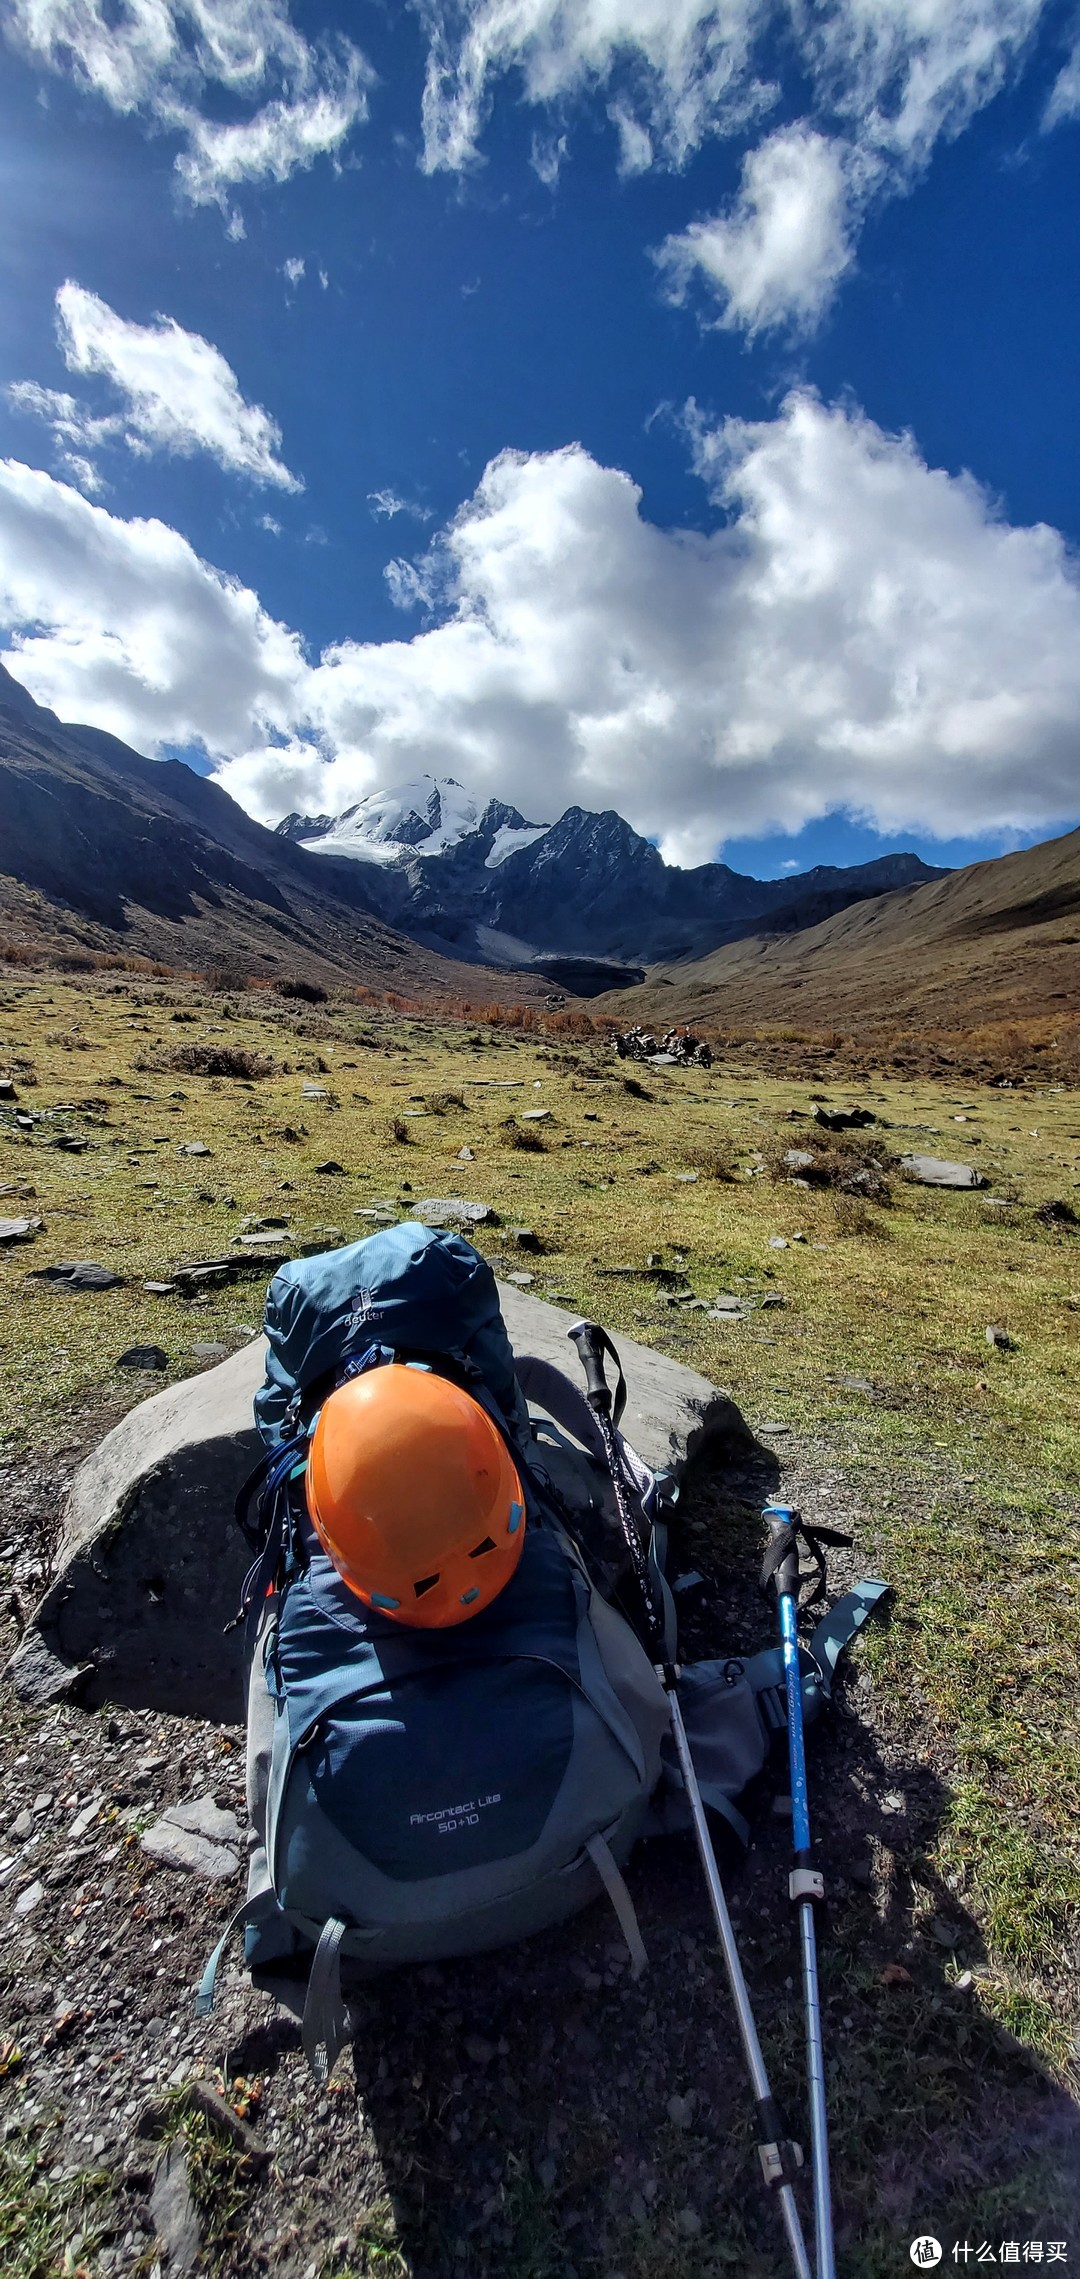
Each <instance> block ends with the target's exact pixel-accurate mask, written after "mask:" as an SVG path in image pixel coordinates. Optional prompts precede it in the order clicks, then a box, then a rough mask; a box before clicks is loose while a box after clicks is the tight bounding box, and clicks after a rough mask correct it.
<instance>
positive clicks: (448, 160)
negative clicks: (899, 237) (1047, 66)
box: [423, 0, 1080, 333]
mask: <svg viewBox="0 0 1080 2279" xmlns="http://www.w3.org/2000/svg"><path fill="white" fill-rule="evenodd" d="M1047 6H1048V0H823V4H822V5H820V6H819V5H810V0H724V4H723V5H719V4H718V0H425V6H424V11H423V12H424V14H425V18H426V20H427V21H428V23H429V25H430V46H429V56H428V69H427V81H426V87H425V93H424V103H423V124H424V164H425V166H426V167H427V168H428V170H429V171H430V172H435V171H437V170H440V169H444V170H449V171H461V170H462V169H464V168H466V167H469V166H474V165H476V164H477V163H478V161H479V158H480V154H481V141H482V136H483V130H484V126H485V123H486V120H487V117H488V115H489V112H490V110H491V107H492V104H493V102H494V101H495V99H496V95H497V93H498V91H499V88H500V86H501V85H503V84H505V83H508V82H509V83H511V84H512V85H513V86H514V88H515V90H519V91H520V93H521V95H522V96H523V98H524V101H525V102H526V103H527V104H528V105H530V106H531V107H533V108H534V109H543V110H547V111H549V112H554V114H555V116H556V117H557V119H558V120H559V121H560V125H562V124H563V123H564V122H565V119H566V116H567V114H568V109H569V106H570V105H571V103H572V102H573V101H574V100H575V99H579V98H583V97H585V96H588V95H593V94H595V93H596V92H597V91H598V90H603V89H606V90H607V91H608V94H609V98H610V99H609V102H608V117H609V119H610V120H611V123H612V125H613V127H614V129H615V133H616V136H617V164H618V168H619V171H620V172H621V173H623V174H640V173H644V172H645V171H647V170H648V169H649V168H651V167H669V168H672V167H674V168H679V167H682V166H684V165H685V164H686V162H687V160H688V159H689V158H690V157H691V156H692V154H693V153H694V152H695V151H697V150H699V149H700V148H701V146H702V144H703V143H704V142H705V141H706V140H707V139H708V138H710V137H712V136H726V137H738V138H739V139H740V140H741V141H743V142H744V143H745V141H746V139H747V137H748V136H749V135H751V134H752V133H754V132H755V131H758V130H759V125H760V122H762V121H767V120H768V119H769V117H770V114H776V113H778V112H779V111H780V109H781V106H782V104H783V100H784V87H783V85H781V84H779V83H778V82H777V81H776V80H775V78H774V77H773V73H774V72H775V70H776V69H777V67H778V65H777V59H778V57H779V58H780V59H781V67H782V59H783V58H784V55H785V53H786V54H787V55H788V56H789V57H790V58H791V76H792V85H793V87H794V85H795V84H796V80H797V84H798V95H797V101H798V107H799V110H800V111H801V112H803V113H804V116H803V118H802V120H801V121H800V123H798V124H795V125H792V124H791V123H790V120H789V121H788V122H787V123H786V124H784V125H783V126H781V127H779V128H776V127H774V128H772V129H771V131H769V132H768V133H767V134H766V136H765V139H764V140H763V141H762V142H761V143H760V144H759V146H758V147H757V148H755V149H751V150H750V151H749V153H748V155H747V157H746V160H745V164H744V170H743V180H742V186H741V189H740V191H739V194H738V196H737V198H736V199H735V201H734V203H733V204H732V205H731V206H729V207H728V208H726V209H724V210H722V211H720V212H717V213H714V214H712V215H706V216H702V217H700V218H699V219H697V220H696V221H694V222H692V223H691V225H690V227H689V229H687V230H683V231H680V232H676V233H674V234H673V235H672V236H671V237H669V239H668V240H667V242H666V244H665V246H664V247H663V248H662V249H661V251H662V259H663V262H664V265H665V267H666V269H667V273H668V276H669V279H670V280H672V281H673V282H674V284H675V286H676V289H677V290H681V291H685V290H686V288H687V287H688V286H689V283H690V282H691V280H692V279H694V280H696V282H697V283H698V284H700V285H701V286H703V287H704V289H705V293H706V296H707V298H708V299H710V300H711V302H712V304H713V306H714V307H717V306H718V307H719V311H720V315H719V321H720V322H721V323H723V324H725V325H728V326H742V327H745V328H746V329H747V330H748V331H749V332H751V333H753V332H755V331H760V330H762V329H764V328H765V327H767V326H771V325H778V324H788V325H793V326H795V327H796V328H803V329H805V328H806V327H808V326H809V325H810V324H812V323H813V322H815V321H816V319H817V318H818V317H819V316H820V315H821V313H822V312H823V310H824V309H825V308H826V307H827V305H828V303H829V301H830V299H831V298H832V295H833V292H834V291H835V288H836V285H837V283H838V282H839V280H840V278H841V277H842V276H843V274H844V273H845V271H846V270H847V269H849V268H850V266H851V264H852V263H853V261H854V259H855V252H856V245H857V238H858V231H859V227H860V226H861V223H862V221H863V220H864V219H865V216H866V213H867V212H868V210H869V209H870V207H871V206H872V205H873V204H874V202H875V201H877V200H880V199H881V198H883V197H885V196H889V195H899V194H902V193H903V192H904V191H906V190H908V189H910V188H911V186H912V184H913V183H914V182H915V180H916V179H917V178H918V176H919V174H920V173H921V172H922V170H923V169H924V168H925V167H926V166H927V165H928V164H929V161H930V158H931V156H932V154H933V151H934V148H935V145H936V144H937V143H938V141H939V140H941V139H942V138H943V137H944V138H949V137H952V136H955V135H957V134H959V133H960V132H961V131H962V130H963V128H964V127H966V125H967V124H968V122H969V120H970V119H971V118H972V117H973V115H974V113H975V112H976V111H978V110H979V109H980V108H981V107H982V106H983V105H984V104H985V103H987V102H989V101H990V100H991V99H992V98H993V96H994V95H996V94H997V93H998V91H999V89H1000V88H1001V87H1002V86H1003V85H1004V84H1005V82H1006V80H1007V79H1008V77H1009V75H1010V73H1012V72H1014V71H1015V70H1016V68H1018V66H1019V64H1020V63H1021V61H1022V60H1023V57H1024V54H1025V52H1026V49H1027V47H1028V44H1029V42H1030V40H1031V38H1032V35H1033V33H1034V31H1035V28H1036V26H1037V24H1038V22H1039V20H1040V17H1041V16H1042V15H1043V13H1044V11H1045V9H1046V7H1047ZM1078 54H1080V51H1078ZM808 94H809V102H808V101H807V95H808ZM1073 108H1080V61H1078V60H1077V58H1074V59H1073V61H1072V63H1070V64H1069V65H1067V66H1066V68H1065V70H1064V71H1063V73H1062V75H1061V78H1060V79H1059V82H1058V86H1057V88H1056V89H1055V92H1054V95H1053V97H1052V98H1051V105H1050V113H1048V118H1050V119H1051V123H1052V120H1053V119H1054V118H1057V117H1064V116H1066V115H1067V114H1068V113H1069V112H1071V110H1072V109H1073ZM534 163H535V160H534Z"/></svg>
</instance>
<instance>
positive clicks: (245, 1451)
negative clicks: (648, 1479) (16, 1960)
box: [8, 1206, 750, 1873]
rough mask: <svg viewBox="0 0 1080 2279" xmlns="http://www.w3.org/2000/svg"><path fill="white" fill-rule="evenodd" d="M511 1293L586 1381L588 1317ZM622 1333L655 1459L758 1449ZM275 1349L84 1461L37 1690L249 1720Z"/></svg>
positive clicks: (45, 1621) (156, 1410) (115, 1435)
mask: <svg viewBox="0 0 1080 2279" xmlns="http://www.w3.org/2000/svg"><path fill="white" fill-rule="evenodd" d="M421 1208H422V1206H421ZM499 1296H500V1300H501V1303H502V1308H503V1314H504V1317H505V1320H506V1326H507V1329H508V1331H509V1333H510V1338H511V1342H512V1344H513V1347H514V1352H515V1355H517V1356H518V1357H519V1358H523V1357H527V1356H531V1357H533V1358H534V1359H535V1360H537V1361H539V1362H540V1363H554V1364H555V1366H556V1367H557V1368H558V1369H559V1370H561V1371H562V1372H563V1373H564V1374H565V1375H566V1376H567V1377H569V1378H570V1380H571V1382H572V1383H575V1384H578V1385H579V1386H580V1385H581V1384H583V1382H584V1380H583V1378H582V1376H581V1371H580V1368H579V1365H578V1362H577V1358H576V1354H575V1350H574V1347H573V1346H572V1345H571V1343H570V1341H569V1338H568V1335H567V1332H568V1331H569V1329H570V1328H571V1327H572V1325H573V1323H574V1321H575V1320H576V1319H577V1317H576V1315H575V1314H573V1313H571V1312H569V1311H563V1310H562V1309H561V1308H560V1307H558V1306H553V1305H548V1304H546V1303H545V1302H544V1301H543V1300H542V1299H539V1298H534V1297H532V1296H530V1295H528V1294H527V1293H526V1292H524V1291H522V1290H520V1289H515V1288H514V1287H513V1286H512V1285H511V1284H509V1283H507V1282H501V1283H500V1284H499ZM617 1343H618V1348H619V1352H620V1354H621V1356H622V1362H623V1367H624V1370H625V1373H626V1382H627V1391H628V1399H627V1405H626V1411H625V1415H624V1418H623V1427H624V1430H625V1432H626V1434H627V1437H628V1438H629V1439H630V1440H631V1441H632V1442H633V1445H634V1446H635V1447H636V1448H637V1449H638V1450H639V1452H640V1454H641V1455H642V1456H643V1457H644V1459H645V1461H646V1463H647V1464H649V1465H650V1466H651V1467H652V1469H653V1470H654V1471H674V1472H675V1473H679V1472H681V1471H682V1470H683V1469H684V1468H685V1466H686V1465H687V1463H688V1462H690V1461H691V1460H692V1459H693V1458H695V1457H696V1456H697V1455H698V1454H699V1452H700V1451H702V1450H703V1449H704V1448H706V1447H707V1446H709V1445H715V1444H717V1443H722V1442H723V1441H725V1440H726V1441H728V1442H731V1443H733V1444H734V1443H741V1444H742V1445H743V1446H745V1444H746V1443H747V1442H748V1440H749V1437H750V1436H749V1433H748V1430H747V1427H746V1425H745V1423H744V1420H743V1418H742V1416H741V1414H740V1412H739V1410H738V1408H737V1407H736V1405H735V1403H734V1401H732V1400H731V1399H730V1398H729V1396H728V1395H727V1394H726V1393H722V1392H720V1391H718V1389H717V1387H716V1386H715V1385H712V1384H710V1383H709V1382H708V1380H707V1379H706V1378H704V1377H700V1376H698V1375H697V1373H696V1371H694V1370H692V1369H685V1368H683V1367H682V1365H681V1364H680V1363H679V1362H677V1361H672V1360H670V1359H669V1358H668V1357H667V1355H665V1354H662V1353H654V1352H651V1351H650V1350H649V1348H648V1347H647V1346H643V1345H638V1344H636V1343H635V1342H634V1340H633V1339H631V1338H621V1337H620V1338H619V1339H618V1340H617ZM264 1353H265V1347H264V1345H263V1341H262V1339H261V1337H260V1338H256V1339H254V1340H253V1341H252V1343H251V1344H250V1345H245V1346H242V1347H241V1348H240V1350H239V1351H238V1352H236V1353H234V1354H232V1355H230V1357H229V1358H228V1360H225V1361H222V1362H220V1363H219V1364H218V1366H217V1367H216V1368H212V1369H206V1370H204V1371H202V1372H201V1373H200V1374H199V1375H198V1376H195V1377H189V1378H187V1379H186V1380H184V1381H183V1382H182V1383H180V1384H176V1385H170V1386H168V1387H167V1388H165V1389H164V1390H163V1391H161V1392H159V1393H155V1394H153V1395H152V1396H151V1398H150V1399H149V1400H146V1401H142V1402H141V1403H140V1404H139V1406H138V1407H137V1408H134V1409H132V1410H131V1411H130V1413H129V1414H128V1415H127V1416H126V1417H125V1418H123V1420H122V1422H121V1423H120V1424H118V1425H115V1426H114V1427H113V1430H112V1431H111V1432H109V1433H107V1434H106V1436H105V1438H104V1440H103V1441H102V1442H101V1444H100V1446H99V1447H98V1448H97V1449H96V1450H95V1451H94V1453H93V1455H92V1456H89V1457H88V1458H87V1459H86V1462H85V1463H84V1464H82V1465H81V1466H80V1468H79V1470H78V1471H77V1473H76V1474H75V1478H74V1481H73V1483H72V1487H71V1492H70V1495H69V1498H68V1502H67V1505H66V1508H65V1510H64V1513H63V1516H62V1529H61V1540H60V1548H59V1555H58V1559H57V1570H56V1575H55V1578H54V1580H53V1582H52V1583H51V1584H50V1586H49V1588H48V1590H47V1591H46V1593H45V1595H44V1598H43V1599H42V1601H41V1604H40V1605H39V1607H38V1609H37V1611H36V1614H35V1615H34V1618H33V1621H32V1622H31V1624H30V1626H29V1628H28V1629H27V1631H26V1633H25V1635H24V1637H23V1639H22V1640H21V1642H20V1644H19V1646H18V1648H17V1650H16V1652H15V1654H14V1656H13V1658H12V1661H11V1662H10V1664H9V1666H8V1675H9V1677H10V1678H11V1680H12V1681H13V1683H14V1685H15V1688H16V1690H17V1692H19V1694H20V1695H21V1696H22V1697H23V1698H24V1699H27V1700H31V1699H32V1700H36V1701H38V1702H41V1701H48V1700H59V1699H64V1698H70V1696H71V1695H72V1694H74V1693H77V1694H78V1697H79V1698H80V1699H81V1700H83V1701H85V1702H87V1703H88V1704H89V1705H93V1706H98V1705H100V1704H101V1703H102V1702H104V1701H109V1702H117V1703H121V1704H128V1705H130V1706H131V1707H135V1708H141V1709H151V1710H154V1711H158V1712H172V1713H181V1714H185V1715H187V1716H192V1717H202V1718H208V1719H210V1720H212V1721H214V1722H219V1723H228V1724H231V1723H235V1722H238V1721H239V1719H240V1718H241V1716H242V1713H243V1683H242V1678H243V1646H242V1634H241V1632H240V1631H237V1630H233V1631H232V1632H231V1633H230V1634H229V1635H227V1636H226V1635H223V1633H224V1632H225V1630H226V1626H227V1624H229V1623H230V1621H231V1619H232V1617H233V1615H234V1614H235V1612H236V1609H237V1607H238V1605H239V1602H240V1592H241V1586H242V1583H243V1578H244V1575H245V1572H246V1570H247V1567H248V1565H249V1563H250V1557H251V1554H250V1551H249V1549H248V1546H247V1544H246V1542H245V1541H244V1539H243V1537H242V1536H241V1534H240V1532H239V1530H238V1528H237V1527H236V1525H235V1522H234V1519H233V1504H234V1502H235V1499H236V1495H237V1493H238V1490H239V1489H240V1487H241V1486H242V1484H243V1482H244V1480H245V1479H246V1477H247V1475H248V1473H249V1472H250V1471H251V1470H252V1468H253V1466H254V1465H255V1463H256V1461H257V1458H258V1456H259V1455H260V1453H261V1446H260V1442H259V1439H258V1436H257V1434H256V1432H255V1428H254V1424H253V1422H252V1400H253V1397H254V1394H255V1392H256V1390H257V1389H258V1386H259V1385H260V1384H261V1382H262V1377H263V1362H264ZM522 1373H523V1375H524V1374H526V1372H525V1371H524V1369H523V1372H522ZM530 1399H531V1400H532V1401H533V1403H534V1405H535V1406H536V1407H537V1408H538V1410H540V1411H541V1412H544V1411H545V1408H546V1404H545V1401H544V1399H543V1397H542V1394H534V1393H533V1391H532V1390H531V1389H530ZM165 1821H166V1822H167V1823H168V1828H169V1829H170V1830H171V1833H165V1832H163V1833H161V1834H160V1835H158V1836H157V1837H156V1838H155V1844H156V1846H157V1856H158V1857H159V1858H165V1857H166V1856H168V1857H171V1858H172V1859H173V1861H174V1864H177V1865H186V1866H188V1867H190V1868H193V1869H194V1871H195V1872H196V1873H206V1872H208V1869H207V1867H206V1865H205V1860H204V1856H203V1854H201V1853H200V1854H199V1859H200V1861H202V1862H203V1864H202V1865H201V1866H200V1865H196V1860H195V1857H194V1856H193V1847H196V1846H199V1845H208V1844H211V1843H213V1842H215V1841H216V1842H218V1843H219V1845H220V1844H222V1836H221V1833H220V1832H219V1831H214V1832H211V1831H208V1830H207V1829H206V1828H204V1827H202V1826H190V1825H188V1826H184V1825H183V1824H182V1823H181V1822H179V1821H178V1819H177V1814H176V1811H175V1810H174V1811H172V1812H171V1813H169V1814H167V1815H166V1816H165ZM159 1827H162V1828H163V1829H164V1823H159ZM186 1839H190V1841H186ZM163 1847H165V1848H163ZM170 1848H171V1849H170ZM231 1848H232V1845H231V1843H230V1842H228V1841H226V1842H225V1843H224V1845H223V1849H224V1850H226V1851H228V1850H231ZM181 1852H184V1853H185V1854H187V1855H188V1856H187V1857H185V1859H184V1860H180V1859H179V1857H178V1855H179V1853H181ZM222 1872H226V1871H225V1869H224V1864H222ZM227 1872H231V1870H230V1871H227Z"/></svg>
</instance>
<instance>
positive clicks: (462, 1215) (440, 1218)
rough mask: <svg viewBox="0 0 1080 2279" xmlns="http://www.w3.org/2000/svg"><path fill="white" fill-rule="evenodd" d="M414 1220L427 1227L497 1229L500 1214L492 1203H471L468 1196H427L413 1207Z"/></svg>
mask: <svg viewBox="0 0 1080 2279" xmlns="http://www.w3.org/2000/svg"><path fill="white" fill-rule="evenodd" d="M412 1216H413V1218H414V1219H422V1220H423V1222H424V1225H425V1226H426V1227H483V1226H488V1227H497V1226H498V1224H499V1220H498V1214H497V1213H496V1212H495V1211H493V1210H492V1208H491V1205H490V1203H474V1202H471V1201H470V1199H469V1197H468V1196H467V1195H425V1197H424V1199H423V1201H422V1202H420V1203H414V1204H413V1206H412Z"/></svg>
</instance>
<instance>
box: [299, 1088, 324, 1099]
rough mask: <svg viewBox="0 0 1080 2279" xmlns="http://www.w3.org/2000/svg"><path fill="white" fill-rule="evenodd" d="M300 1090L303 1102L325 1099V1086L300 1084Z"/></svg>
mask: <svg viewBox="0 0 1080 2279" xmlns="http://www.w3.org/2000/svg"><path fill="white" fill-rule="evenodd" d="M300 1090H301V1095H302V1097H303V1099H305V1100H325V1098H326V1086H325V1084H302V1085H301V1087H300Z"/></svg>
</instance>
